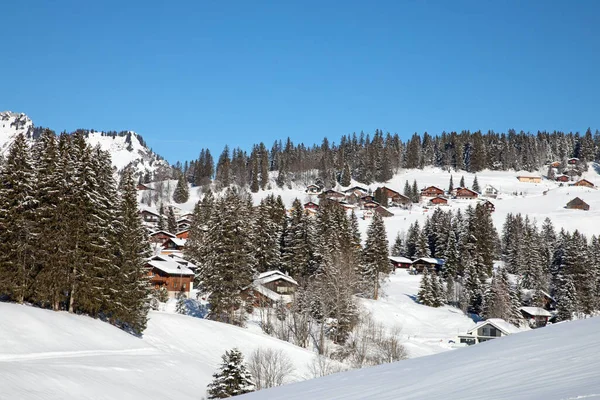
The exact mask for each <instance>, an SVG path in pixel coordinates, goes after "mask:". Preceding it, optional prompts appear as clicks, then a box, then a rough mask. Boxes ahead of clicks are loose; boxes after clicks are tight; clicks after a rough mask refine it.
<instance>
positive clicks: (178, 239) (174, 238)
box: [165, 237, 187, 247]
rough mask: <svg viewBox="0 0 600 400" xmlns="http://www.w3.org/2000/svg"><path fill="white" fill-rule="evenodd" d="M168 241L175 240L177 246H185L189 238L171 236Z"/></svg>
mask: <svg viewBox="0 0 600 400" xmlns="http://www.w3.org/2000/svg"><path fill="white" fill-rule="evenodd" d="M167 242H173V243H175V246H178V247H183V246H185V242H187V239H181V238H178V237H170V238H169V239H168V240H167ZM165 243H166V242H165Z"/></svg>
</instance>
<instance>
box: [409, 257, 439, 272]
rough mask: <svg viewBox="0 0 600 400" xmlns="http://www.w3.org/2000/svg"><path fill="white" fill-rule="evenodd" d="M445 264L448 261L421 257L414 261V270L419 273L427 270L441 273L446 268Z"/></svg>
mask: <svg viewBox="0 0 600 400" xmlns="http://www.w3.org/2000/svg"><path fill="white" fill-rule="evenodd" d="M445 262H446V261H445V260H444V259H441V258H432V257H421V258H419V259H416V260H415V261H413V263H412V268H414V270H415V271H416V272H418V273H422V272H423V270H424V269H425V268H427V269H428V270H429V271H430V272H432V271H436V272H439V271H441V270H442V268H443V267H444V263H445Z"/></svg>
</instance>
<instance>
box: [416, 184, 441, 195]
mask: <svg viewBox="0 0 600 400" xmlns="http://www.w3.org/2000/svg"><path fill="white" fill-rule="evenodd" d="M444 194H445V192H444V191H443V190H442V189H440V188H438V187H435V186H429V187H426V188H425V189H421V197H438V196H443V195H444Z"/></svg>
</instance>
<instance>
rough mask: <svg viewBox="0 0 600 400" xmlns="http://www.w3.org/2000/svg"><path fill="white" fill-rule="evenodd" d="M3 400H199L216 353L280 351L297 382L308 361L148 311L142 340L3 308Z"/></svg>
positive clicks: (79, 320)
mask: <svg viewBox="0 0 600 400" xmlns="http://www.w3.org/2000/svg"><path fill="white" fill-rule="evenodd" d="M0 338H1V340H0V387H1V388H2V390H1V391H0V398H2V399H4V398H6V399H67V398H70V399H174V398H176V399H181V400H183V399H201V398H202V397H203V396H204V393H205V388H206V385H207V384H208V383H209V382H210V380H211V379H212V374H213V373H214V372H215V371H216V369H217V368H218V365H219V363H220V361H221V359H220V357H221V354H223V353H224V352H225V350H228V349H230V348H232V347H234V346H237V347H238V348H239V349H240V350H241V351H242V352H243V353H244V354H245V355H249V354H250V353H251V352H252V351H253V350H254V349H256V348H259V347H261V348H272V349H276V350H282V351H283V352H284V353H285V354H287V355H288V356H289V357H290V359H292V361H293V363H294V365H295V367H296V372H295V376H294V377H293V379H294V380H299V379H302V378H303V377H304V376H305V375H306V374H307V373H308V371H307V365H308V364H309V363H310V362H311V361H312V360H313V354H312V353H311V352H309V351H306V350H303V349H301V348H299V347H296V346H293V345H291V344H289V343H286V342H282V341H280V340H277V339H275V338H272V337H270V336H266V335H261V334H256V333H252V332H250V331H248V330H247V329H243V328H238V327H235V326H231V325H226V324H221V323H217V322H212V321H207V320H202V319H199V318H192V317H187V316H183V315H178V314H167V313H160V312H151V313H150V321H149V322H148V328H147V330H146V331H145V332H144V337H143V338H142V339H139V338H136V337H133V336H131V335H129V334H127V333H125V332H123V331H121V330H119V329H117V328H115V327H113V326H111V325H109V324H107V323H104V322H101V321H98V320H94V319H92V318H89V317H84V316H77V315H72V314H68V313H65V312H53V311H49V310H42V309H38V308H33V307H29V306H20V305H16V304H7V303H0Z"/></svg>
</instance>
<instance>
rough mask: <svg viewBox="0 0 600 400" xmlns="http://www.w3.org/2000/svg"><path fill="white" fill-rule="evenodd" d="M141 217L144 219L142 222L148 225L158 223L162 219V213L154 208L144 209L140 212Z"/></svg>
mask: <svg viewBox="0 0 600 400" xmlns="http://www.w3.org/2000/svg"><path fill="white" fill-rule="evenodd" d="M140 215H141V217H142V221H144V222H146V223H152V224H155V223H158V220H159V219H160V213H159V212H158V211H156V210H154V209H152V208H149V207H144V208H142V209H141V210H140Z"/></svg>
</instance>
